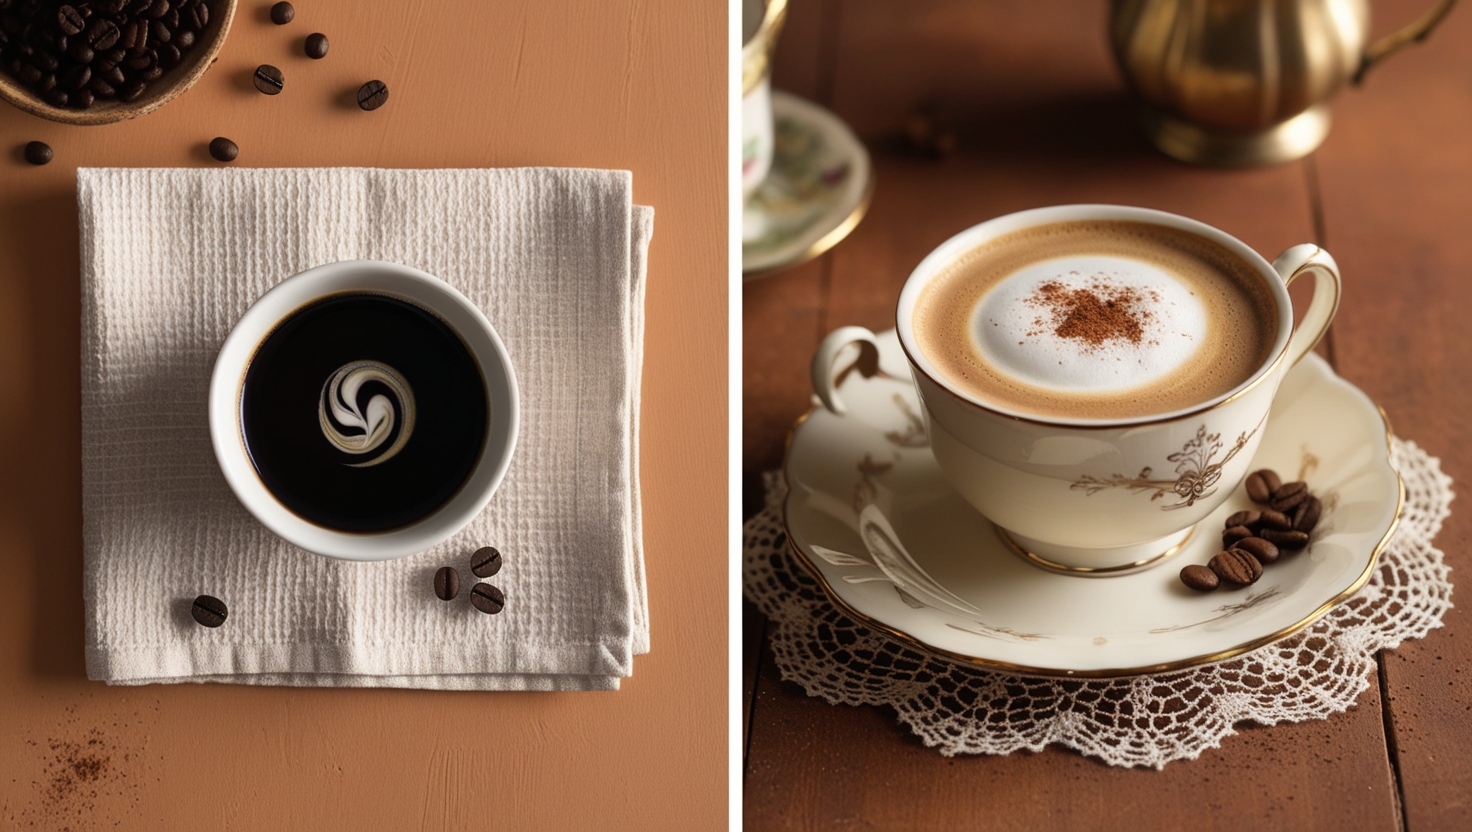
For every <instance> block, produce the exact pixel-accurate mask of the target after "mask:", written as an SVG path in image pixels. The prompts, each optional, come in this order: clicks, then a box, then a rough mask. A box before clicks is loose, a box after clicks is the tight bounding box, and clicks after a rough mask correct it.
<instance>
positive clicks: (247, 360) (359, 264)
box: [209, 260, 519, 561]
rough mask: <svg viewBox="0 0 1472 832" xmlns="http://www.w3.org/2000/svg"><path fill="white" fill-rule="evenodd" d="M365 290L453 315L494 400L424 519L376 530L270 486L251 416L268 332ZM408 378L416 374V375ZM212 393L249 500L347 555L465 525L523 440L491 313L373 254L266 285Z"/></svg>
mask: <svg viewBox="0 0 1472 832" xmlns="http://www.w3.org/2000/svg"><path fill="white" fill-rule="evenodd" d="M358 294H370V295H379V296H387V297H390V298H394V299H397V300H401V301H407V302H408V303H410V304H412V305H414V306H417V307H419V308H421V309H423V310H428V311H429V312H430V313H432V314H433V315H434V317H436V318H438V319H439V320H440V321H441V322H443V323H444V324H446V325H448V326H449V328H450V329H451V330H453V332H454V334H455V335H456V336H458V338H459V340H460V342H461V343H462V344H463V345H464V346H465V348H466V349H467V350H468V351H469V353H470V355H471V357H472V358H473V359H474V361H475V363H476V364H477V365H478V369H479V373H480V376H481V379H482V380H483V381H484V386H485V395H486V400H487V401H486V404H487V407H488V419H487V420H486V422H485V425H486V428H485V437H484V441H483V442H482V443H481V451H480V456H479V459H478V460H476V461H475V463H474V465H473V467H471V468H470V473H469V475H468V477H467V478H466V479H465V480H464V482H463V484H462V485H460V487H459V488H458V490H457V491H455V492H454V493H453V496H451V497H450V498H449V500H448V501H447V502H445V503H444V504H443V505H441V506H440V507H439V508H438V509H435V510H434V511H433V512H432V513H430V514H428V515H427V516H424V517H422V518H421V519H418V520H416V521H414V522H411V523H408V524H407V525H403V526H399V527H396V528H391V529H386V530H382V531H373V532H353V531H344V530H340V529H335V528H328V527H325V526H323V525H319V524H317V523H313V522H311V521H309V520H307V519H305V518H304V517H302V516H301V515H299V514H297V513H295V512H293V511H292V510H291V509H290V508H288V507H287V506H286V505H284V504H283V502H282V501H281V500H280V499H278V498H277V496H276V495H274V494H273V493H272V492H271V490H270V489H269V488H267V486H266V484H265V483H264V482H263V481H262V479H261V477H260V476H259V474H258V472H257V470H256V467H255V465H254V464H253V463H252V461H251V456H250V452H249V449H248V447H247V443H246V439H245V431H244V428H243V426H242V400H243V395H244V387H245V380H246V375H247V371H248V370H249V368H250V365H251V362H252V360H253V358H254V357H255V356H256V354H257V350H258V349H259V348H260V346H261V344H262V342H263V341H264V340H265V339H266V338H267V336H268V335H270V334H271V333H272V332H273V330H275V329H276V328H277V326H278V325H279V324H281V323H282V322H283V321H285V320H287V319H288V318H290V317H291V316H293V315H294V314H295V313H297V312H298V311H299V310H301V309H302V308H303V307H306V306H308V305H311V304H313V303H315V302H317V301H320V300H322V299H324V298H327V297H331V296H339V295H358ZM409 382H410V383H411V384H412V382H413V380H412V379H410V380H409ZM209 402H210V413H209V419H210V438H211V440H212V442H213V444H214V450H215V457H216V459H217V460H218V461H219V464H220V470H221V471H222V472H223V473H224V475H225V479H226V481H227V482H228V483H229V484H230V488H231V490H233V491H234V492H235V496H236V497H237V498H239V500H240V502H241V504H242V505H244V506H245V508H246V510H248V511H249V512H250V513H251V514H253V515H255V517H256V519H257V520H259V521H260V522H261V523H262V524H263V525H265V526H266V528H268V529H270V530H271V531H273V532H275V533H276V534H277V535H279V536H280V537H282V538H283V539H285V540H286V541H288V542H290V543H293V544H295V545H297V546H300V547H301V548H303V549H306V550H308V551H311V552H316V553H317V554H320V555H326V556H328V557H333V558H340V559H344V560H363V561H371V560H387V559H390V558H397V557H403V556H405V555H410V554H414V553H416V552H420V551H423V550H425V549H428V548H429V547H431V546H434V545H435V544H437V543H440V542H441V541H443V540H445V539H446V538H448V537H450V536H451V535H453V534H454V533H455V532H457V531H459V530H460V529H461V528H463V527H464V526H465V524H466V523H469V522H470V521H471V520H472V519H473V518H474V517H475V516H476V515H477V514H479V513H480V511H481V509H482V508H484V507H485V505H486V503H487V502H489V501H490V499H491V496H492V495H493V494H494V493H495V491H496V487H497V486H498V485H500V483H501V478H502V477H503V476H504V475H505V473H506V469H507V467H509V465H510V463H511V456H512V452H513V451H514V450H515V448H516V436H517V429H518V419H519V414H518V396H517V386H516V377H515V374H514V373H513V371H512V367H511V359H510V357H509V356H508V354H507V352H506V348H505V346H504V345H503V344H502V343H501V339H500V337H499V336H498V335H497V334H496V331H495V329H494V328H492V326H491V324H490V321H488V320H486V317H485V315H483V314H482V313H481V311H480V310H479V309H477V308H476V307H475V305H474V304H472V303H471V302H470V301H469V300H468V299H466V297H465V296H464V295H462V294H461V293H460V292H458V291H456V290H455V288H454V287H452V286H450V285H449V284H448V283H445V282H444V281H442V280H440V279H439V278H437V277H434V276H433V275H430V274H426V273H425V272H422V271H419V270H417V269H411V268H409V267H407V266H401V265H398V264H395V263H383V262H377V261H371V260H349V261H343V262H339V263H332V264H329V265H325V266H318V267H317V268H314V269H310V270H308V271H305V272H302V273H301V274H298V275H295V276H293V277H289V278H287V279H286V280H284V281H282V282H281V283H279V284H277V285H276V286H275V287H274V288H272V289H271V290H270V291H269V292H266V293H265V294H264V295H262V296H261V297H260V299H259V300H257V301H256V302H255V304H254V305H252V306H251V307H250V309H249V310H247V311H246V313H245V315H244V316H242V317H241V319H240V321H239V323H237V324H236V325H235V328H234V329H233V330H232V331H231V333H230V336H229V337H228V338H227V339H226V340H225V344H224V346H223V347H221V348H220V354H219V357H218V358H217V359H216V361H215V370H214V375H213V376H212V378H211V379H210V395H209ZM297 404H300V403H299V402H298V403H297ZM311 409H312V411H313V412H312V413H311V414H309V415H310V416H316V415H317V414H316V410H315V408H311ZM406 450H407V447H406Z"/></svg>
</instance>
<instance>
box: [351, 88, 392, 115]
mask: <svg viewBox="0 0 1472 832" xmlns="http://www.w3.org/2000/svg"><path fill="white" fill-rule="evenodd" d="M385 101H388V85H387V84H385V83H383V82H382V81H369V82H368V83H366V84H364V85H363V86H361V87H359V88H358V106H359V107H362V108H363V109H365V110H376V109H378V108H379V107H382V106H383V103H384V102H385Z"/></svg>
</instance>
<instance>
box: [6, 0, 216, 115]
mask: <svg viewBox="0 0 1472 832" xmlns="http://www.w3.org/2000/svg"><path fill="white" fill-rule="evenodd" d="M212 11H213V9H212V7H211V3H210V0H92V1H91V2H87V0H73V2H70V3H59V2H48V0H0V69H3V70H4V71H5V72H6V73H7V74H9V75H10V76H11V77H13V78H15V79H16V80H17V81H20V82H21V83H22V84H23V85H25V86H26V87H28V88H29V89H30V90H31V91H32V92H34V93H36V94H37V95H39V96H40V97H41V99H42V100H44V101H45V102H46V103H48V104H51V105H52V106H55V107H69V108H71V109H75V110H85V109H87V108H89V107H91V106H92V105H93V104H94V103H96V102H97V101H99V100H104V101H105V100H118V101H124V102H130V101H136V100H138V98H139V97H140V96H142V95H143V93H144V91H146V90H147V89H148V86H149V85H150V84H153V83H154V82H156V81H158V80H159V78H161V77H162V76H163V75H164V73H166V72H168V71H169V70H171V69H173V68H174V67H176V66H178V65H179V63H180V61H182V60H183V56H184V55H185V54H186V53H188V52H189V50H191V49H193V48H194V47H195V45H196V44H197V42H198V41H199V38H200V33H202V32H203V31H204V29H205V27H206V26H207V25H209V22H210V15H211V13H212Z"/></svg>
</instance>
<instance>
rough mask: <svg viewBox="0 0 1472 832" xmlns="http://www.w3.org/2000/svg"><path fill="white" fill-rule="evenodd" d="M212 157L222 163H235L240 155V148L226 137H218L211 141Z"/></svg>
mask: <svg viewBox="0 0 1472 832" xmlns="http://www.w3.org/2000/svg"><path fill="white" fill-rule="evenodd" d="M210 155H211V156H213V157H215V159H216V160H217V161H220V162H233V161H235V159H236V157H238V156H239V155H240V148H239V147H238V146H237V145H236V144H235V142H232V141H230V140H229V139H227V138H225V137H224V136H216V137H215V138H213V139H211V140H210Z"/></svg>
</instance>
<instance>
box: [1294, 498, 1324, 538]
mask: <svg viewBox="0 0 1472 832" xmlns="http://www.w3.org/2000/svg"><path fill="white" fill-rule="evenodd" d="M1323 511H1324V504H1323V503H1321V502H1319V498H1318V497H1315V496H1313V495H1309V498H1308V499H1307V500H1304V501H1303V502H1302V503H1299V504H1298V508H1297V509H1296V510H1294V512H1293V530H1294V531H1298V532H1304V533H1305V534H1307V533H1308V532H1311V531H1313V530H1314V526H1317V525H1319V515H1321V514H1322V513H1323Z"/></svg>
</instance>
